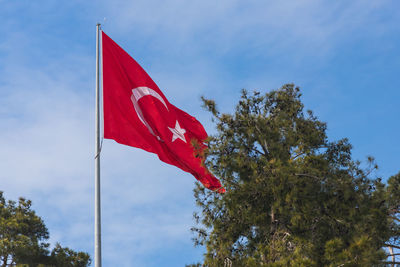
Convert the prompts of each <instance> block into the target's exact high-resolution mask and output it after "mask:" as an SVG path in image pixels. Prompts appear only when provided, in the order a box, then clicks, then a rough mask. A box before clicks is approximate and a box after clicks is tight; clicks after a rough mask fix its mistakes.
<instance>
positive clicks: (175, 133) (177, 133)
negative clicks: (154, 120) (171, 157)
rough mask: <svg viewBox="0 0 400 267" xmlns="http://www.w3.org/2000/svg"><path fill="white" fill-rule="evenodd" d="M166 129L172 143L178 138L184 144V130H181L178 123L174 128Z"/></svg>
mask: <svg viewBox="0 0 400 267" xmlns="http://www.w3.org/2000/svg"><path fill="white" fill-rule="evenodd" d="M168 129H169V130H170V131H171V132H172V142H174V141H175V140H176V139H177V138H179V139H181V140H182V141H183V142H185V143H186V139H185V133H186V130H185V129H182V128H181V126H180V125H179V123H178V121H176V124H175V128H169V127H168Z"/></svg>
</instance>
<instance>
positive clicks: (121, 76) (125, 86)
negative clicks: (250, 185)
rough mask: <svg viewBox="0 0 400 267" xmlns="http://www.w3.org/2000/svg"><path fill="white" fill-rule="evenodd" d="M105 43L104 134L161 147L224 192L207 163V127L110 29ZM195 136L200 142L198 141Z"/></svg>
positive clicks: (168, 158)
mask: <svg viewBox="0 0 400 267" xmlns="http://www.w3.org/2000/svg"><path fill="white" fill-rule="evenodd" d="M102 47H103V52H102V53H103V104H104V138H108V139H113V140H115V141H117V142H118V143H120V144H124V145H128V146H133V147H137V148H141V149H144V150H146V151H148V152H152V153H155V154H157V155H158V157H159V158H160V160H162V161H164V162H166V163H168V164H172V165H174V166H176V167H178V168H180V169H182V170H184V171H186V172H189V173H191V174H193V176H194V177H195V178H196V179H197V180H199V181H200V182H201V183H202V184H203V185H204V186H205V187H207V188H208V189H211V190H215V191H218V192H220V193H224V192H225V189H224V188H223V187H222V186H221V183H220V182H219V181H218V179H217V178H215V177H214V176H213V175H212V174H211V173H210V172H208V170H207V169H206V168H205V167H204V166H203V165H202V157H201V155H200V154H201V151H202V150H204V148H205V145H204V144H203V142H204V140H205V139H206V138H207V133H206V131H205V130H204V128H203V126H202V125H201V124H200V122H198V121H197V120H196V118H194V117H192V116H190V115H189V114H187V113H186V112H184V111H182V110H180V109H178V108H177V107H175V106H174V105H172V104H171V103H169V101H168V100H167V99H166V98H165V96H164V94H163V93H162V92H161V90H160V89H159V88H158V86H157V85H156V84H155V83H154V81H153V80H152V79H151V78H150V76H149V75H148V74H147V73H146V72H145V71H144V70H143V69H142V67H140V65H139V64H138V63H137V62H136V61H135V60H134V59H133V58H132V57H131V56H129V55H128V53H126V52H125V51H124V50H123V49H122V48H121V47H119V46H118V44H116V43H115V42H114V41H113V40H112V39H111V38H110V37H108V36H107V35H106V34H105V33H104V32H103V33H102ZM193 140H195V141H197V143H198V144H199V146H200V148H194V147H193V143H192V141H193Z"/></svg>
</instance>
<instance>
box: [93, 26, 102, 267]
mask: <svg viewBox="0 0 400 267" xmlns="http://www.w3.org/2000/svg"><path fill="white" fill-rule="evenodd" d="M100 26H101V25H100V23H97V25H96V109H95V110H96V118H95V124H96V126H95V127H96V130H95V132H96V133H95V139H96V140H95V143H96V144H95V164H94V165H95V168H94V176H95V181H94V185H95V186H94V187H95V193H94V201H95V204H94V205H95V207H94V266H95V267H101V209H100V61H99V54H100Z"/></svg>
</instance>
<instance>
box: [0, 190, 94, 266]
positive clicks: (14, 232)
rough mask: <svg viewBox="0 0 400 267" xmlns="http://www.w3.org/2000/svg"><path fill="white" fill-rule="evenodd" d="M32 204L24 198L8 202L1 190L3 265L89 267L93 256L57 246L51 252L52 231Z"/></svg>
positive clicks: (1, 262) (1, 256) (1, 249)
mask: <svg viewBox="0 0 400 267" xmlns="http://www.w3.org/2000/svg"><path fill="white" fill-rule="evenodd" d="M31 206H32V202H31V201H30V200H26V199H24V198H20V199H19V201H18V203H16V202H15V201H11V200H9V201H6V199H5V198H4V196H3V192H1V191H0V264H1V266H20V267H25V266H29V267H31V266H32V267H34V266H36V267H50V266H54V267H55V266H56V267H86V266H88V265H89V264H90V257H89V255H88V254H87V253H84V252H74V251H72V250H70V249H69V248H62V247H61V246H60V245H59V244H56V246H55V248H54V249H53V250H52V252H51V253H50V251H49V249H48V248H49V246H50V244H49V243H46V242H45V241H46V240H48V239H49V232H48V230H47V228H46V226H45V224H44V222H43V220H42V219H41V218H40V217H39V216H37V215H36V213H35V211H33V210H32V209H31Z"/></svg>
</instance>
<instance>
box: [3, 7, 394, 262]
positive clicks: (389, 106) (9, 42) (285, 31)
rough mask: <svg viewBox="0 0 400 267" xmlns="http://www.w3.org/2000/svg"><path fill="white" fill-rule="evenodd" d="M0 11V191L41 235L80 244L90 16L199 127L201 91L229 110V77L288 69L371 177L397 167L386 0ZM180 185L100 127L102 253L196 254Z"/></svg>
mask: <svg viewBox="0 0 400 267" xmlns="http://www.w3.org/2000/svg"><path fill="white" fill-rule="evenodd" d="M0 17H1V25H0V169H1V170H2V171H1V173H0V190H3V191H5V195H6V197H7V198H10V199H16V198H17V197H18V196H24V197H27V198H29V199H31V200H32V201H33V203H34V209H35V210H36V211H37V212H38V214H39V215H40V216H42V218H43V219H44V220H45V222H46V224H47V226H48V228H49V230H50V234H51V242H52V243H54V242H56V241H59V242H61V243H62V245H64V246H69V247H71V248H73V249H76V250H84V251H87V252H89V253H90V254H93V204H94V203H93V199H94V196H93V190H94V185H93V180H94V178H93V175H94V171H93V169H94V166H93V163H94V161H93V157H94V155H93V154H94V82H95V25H96V23H97V22H100V23H102V24H103V29H104V31H105V32H106V33H107V34H108V35H109V36H110V37H111V38H113V39H114V40H115V41H116V42H117V43H119V44H120V45H121V46H122V47H123V48H124V49H125V50H126V51H127V52H128V53H130V54H131V55H132V56H133V57H134V58H135V59H136V60H137V61H138V62H139V63H140V64H141V65H142V66H143V67H144V68H145V69H146V70H147V71H148V73H149V74H150V76H151V77H152V78H153V80H154V81H155V82H156V83H157V84H158V86H159V87H160V88H161V90H162V91H163V92H164V94H165V95H166V97H167V98H168V99H169V101H170V102H171V103H173V104H174V105H176V106H177V107H179V108H182V109H183V110H185V111H187V112H188V113H190V114H191V115H193V116H196V117H197V118H198V119H199V120H200V121H201V122H202V123H203V124H204V126H205V127H206V129H207V131H208V132H209V133H213V132H215V130H214V128H213V124H212V123H211V121H210V115H209V114H208V113H207V112H205V111H204V110H203V109H202V108H201V102H200V96H202V95H204V96H206V97H209V98H213V99H215V100H216V101H217V103H218V104H219V107H220V109H221V110H222V111H225V112H229V111H232V110H233V107H234V104H235V103H236V101H237V100H238V97H239V95H240V90H241V89H242V88H247V89H249V90H253V89H257V90H260V91H262V92H266V91H269V90H271V89H276V88H279V87H280V86H281V85H282V84H284V83H289V82H290V83H291V82H293V83H295V84H297V85H298V86H300V87H301V88H302V92H303V101H304V103H305V104H306V108H308V109H312V110H313V111H314V112H315V114H316V115H317V116H318V117H319V118H320V119H321V120H322V121H325V122H327V123H328V134H329V137H330V139H331V140H337V139H339V138H343V137H348V138H349V139H350V142H351V143H352V144H353V145H354V150H353V155H354V157H355V158H356V159H360V160H365V158H366V156H368V155H373V156H375V158H376V160H377V162H378V164H379V166H380V169H379V170H378V172H377V173H376V175H377V176H380V177H383V178H384V179H386V178H388V177H389V176H390V175H393V174H395V173H397V172H398V171H400V168H399V165H398V163H399V151H400V141H399V138H398V133H399V131H400V126H399V123H398V120H399V119H398V116H399V114H400V106H399V104H398V99H399V98H400V91H399V89H398V87H399V85H398V79H399V77H400V52H399V51H400V50H399V47H400V37H399V36H400V27H399V25H400V4H399V3H398V2H397V1H386V0H381V1H361V0H354V1H344V0H342V1H317V0H301V1H253V0H248V1H235V0H220V1H209V0H202V1H184V0H170V1H158V0H146V1H145V0H136V1H121V0H115V1H101V0H100V1H51V0H47V1H46V0H38V1H28V0H26V1H22V0H0ZM104 18H105V19H104ZM193 187H194V178H193V177H191V176H190V175H189V174H187V173H184V172H182V171H180V170H179V169H177V168H175V167H173V166H168V165H166V164H164V163H162V162H160V161H159V160H158V159H157V157H156V156H155V155H153V154H149V153H146V152H144V151H140V150H138V149H134V148H129V147H126V146H122V145H118V144H116V143H115V142H113V141H111V140H105V141H104V145H103V152H102V201H103V206H102V213H103V214H102V215H103V261H104V266H184V265H185V264H188V263H193V262H197V261H199V260H200V259H201V256H202V253H203V252H204V249H203V248H194V247H193V245H192V242H191V238H192V235H191V233H190V230H189V229H190V227H191V226H192V225H193V223H194V222H193V220H192V213H193V211H194V210H195V205H194V198H193V196H192V189H193Z"/></svg>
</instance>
